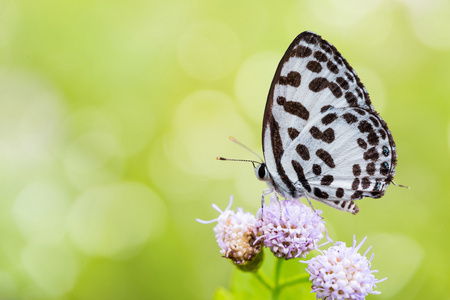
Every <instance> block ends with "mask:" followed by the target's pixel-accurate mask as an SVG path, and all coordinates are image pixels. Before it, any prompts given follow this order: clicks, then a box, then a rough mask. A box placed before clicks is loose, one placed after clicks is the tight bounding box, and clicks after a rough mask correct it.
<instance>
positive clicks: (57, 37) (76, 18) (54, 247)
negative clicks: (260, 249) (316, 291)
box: [0, 0, 450, 299]
mask: <svg viewBox="0 0 450 300" xmlns="http://www.w3.org/2000/svg"><path fill="white" fill-rule="evenodd" d="M449 16H450V2H449V1H446V0H431V1H419V0H398V1H389V0H373V1H355V0H354V1H341V0H308V1H284V2H275V1H273V2H269V1H256V0H247V1H205V0H197V1H176V0H170V1H139V0H138V1H130V2H125V1H114V0H113V1H111V0H110V1H105V0H103V1H101V0H92V1H70V0H62V1H49V0H41V1H26V0H0V105H1V106H0V179H1V181H0V182H1V184H0V197H1V201H0V236H1V238H0V299H210V298H212V297H213V294H214V290H215V289H216V288H217V287H219V286H224V287H228V286H229V279H230V274H231V273H232V271H233V266H232V265H231V264H230V263H229V262H228V261H226V260H224V259H222V258H221V257H220V254H219V249H218V246H217V244H216V242H215V239H214V235H213V231H212V228H213V225H212V224H211V225H202V224H199V223H197V222H195V218H202V219H213V218H215V217H217V213H216V212H215V211H214V210H213V209H212V208H211V204H212V203H216V204H217V205H219V206H220V207H222V208H225V207H226V205H227V203H228V198H229V196H230V194H233V195H234V197H235V204H234V206H233V207H237V206H240V207H243V208H244V210H245V211H250V212H252V213H256V210H257V209H258V207H259V205H260V202H259V200H260V195H261V191H262V190H263V189H264V188H265V186H264V184H263V183H261V182H259V181H257V180H256V179H255V177H254V174H253V170H252V168H251V167H250V166H249V165H247V164H244V163H242V164H239V163H232V162H228V163H227V162H218V161H216V160H215V157H216V156H217V155H223V156H227V157H234V158H253V157H252V155H251V154H249V153H248V152H246V151H245V150H243V149H242V148H239V147H237V146H236V145H234V144H232V143H230V142H229V141H228V136H230V135H231V136H235V137H236V138H238V139H239V140H241V141H242V142H243V143H245V144H246V145H248V146H249V147H250V148H252V149H255V150H256V151H258V152H259V153H261V141H260V136H261V122H262V114H263V110H264V106H265V101H266V96H267V93H268V89H269V85H270V82H271V80H272V76H273V74H274V72H275V68H276V66H277V64H278V62H279V60H280V58H281V56H282V55H283V53H284V51H285V50H286V49H287V47H288V45H289V44H290V43H291V41H292V40H293V39H294V37H295V36H296V35H297V34H299V33H300V32H302V31H304V30H312V31H315V32H317V33H318V34H320V35H322V36H323V37H324V38H325V39H327V40H329V41H330V42H331V43H333V44H334V45H336V46H337V48H338V49H339V50H340V51H341V53H343V54H344V56H345V57H346V58H347V59H348V60H349V62H350V64H352V66H353V67H354V68H355V69H356V71H357V72H358V74H359V75H360V77H361V79H362V81H363V83H364V84H365V85H366V87H367V89H368V90H369V93H370V95H371V98H372V101H373V103H374V106H375V107H376V108H377V110H378V111H379V112H380V113H381V115H382V116H383V118H384V119H385V120H386V121H387V123H388V124H389V127H390V129H391V131H392V132H393V135H394V138H395V141H396V143H397V147H398V155H399V159H398V160H399V163H398V168H397V176H396V178H395V179H396V182H397V183H399V184H405V185H409V186H411V189H410V190H407V189H403V188H396V187H393V186H392V187H390V188H389V189H388V191H387V194H386V196H385V197H383V198H382V199H379V200H373V199H365V200H362V201H360V202H359V204H358V205H359V207H360V209H361V211H360V213H359V214H358V215H357V216H353V215H350V214H346V213H343V212H339V211H335V210H333V209H331V208H328V207H325V206H323V205H321V204H320V203H317V202H314V205H315V207H316V208H319V209H322V210H323V211H324V216H325V220H326V222H327V228H328V230H329V232H330V235H331V237H332V238H333V239H334V240H341V241H345V242H347V243H349V242H351V240H352V236H353V234H355V235H356V238H357V239H358V240H361V239H362V238H363V237H364V236H366V235H367V236H368V240H367V242H366V246H368V245H373V251H374V252H375V258H374V261H373V267H374V268H375V269H378V270H380V273H379V274H378V275H377V277H378V278H383V277H385V276H387V277H389V279H388V280H387V281H385V282H383V283H380V284H379V290H380V291H381V292H382V294H381V295H379V296H371V297H369V298H370V299H433V298H434V299H450V296H449V295H450V294H449V291H450V289H449V286H450V272H449V269H450V258H449V254H448V249H449V246H450V242H449V239H450V234H449V225H450V220H449V217H448V216H449V207H450V203H449V201H450V197H449V191H448V188H449V185H450V181H449V171H450V170H449V169H450V162H449V147H450V105H449V96H450V88H449V87H450V75H449V74H450V73H449V72H450V71H449V70H450V30H449V28H450V17H449ZM366 246H365V247H364V248H363V249H364V250H365V249H366Z"/></svg>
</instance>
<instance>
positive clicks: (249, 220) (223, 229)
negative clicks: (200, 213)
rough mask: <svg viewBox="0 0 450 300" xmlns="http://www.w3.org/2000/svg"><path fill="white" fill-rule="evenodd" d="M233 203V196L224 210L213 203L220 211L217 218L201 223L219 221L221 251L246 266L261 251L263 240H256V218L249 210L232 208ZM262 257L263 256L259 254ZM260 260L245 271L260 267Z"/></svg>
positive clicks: (218, 241)
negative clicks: (234, 209)
mask: <svg viewBox="0 0 450 300" xmlns="http://www.w3.org/2000/svg"><path fill="white" fill-rule="evenodd" d="M232 203H233V196H231V197H230V204H229V205H228V207H227V208H226V209H225V210H224V211H222V210H220V208H219V207H218V206H217V205H215V204H213V208H214V209H215V210H217V211H218V212H219V213H220V216H219V217H218V218H217V219H214V220H211V221H202V220H199V219H197V221H198V222H200V223H212V222H216V221H217V225H216V226H215V227H214V232H215V234H216V239H217V243H218V244H219V247H220V249H221V250H220V253H221V254H222V255H223V256H224V257H225V258H229V259H231V260H232V261H233V263H234V264H236V265H240V266H245V265H247V264H248V263H249V262H252V261H253V260H254V259H255V257H256V256H257V255H258V253H259V252H260V251H261V248H262V245H261V242H256V234H257V231H256V227H255V225H256V218H255V216H254V215H252V214H251V213H249V212H246V213H244V211H243V210H242V208H237V212H234V211H233V210H230V207H231V205H232ZM259 257H260V259H262V256H259ZM259 265H260V261H259V260H258V261H257V264H256V265H254V266H253V267H252V268H250V269H244V270H245V271H254V267H259Z"/></svg>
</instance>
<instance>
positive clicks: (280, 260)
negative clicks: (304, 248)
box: [272, 258, 284, 300]
mask: <svg viewBox="0 0 450 300" xmlns="http://www.w3.org/2000/svg"><path fill="white" fill-rule="evenodd" d="M283 260H284V259H283V258H276V259H275V267H274V273H273V281H274V283H275V286H274V288H273V289H272V300H277V299H278V297H279V296H280V292H281V289H282V286H281V285H280V275H281V265H282V263H283Z"/></svg>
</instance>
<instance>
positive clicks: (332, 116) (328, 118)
mask: <svg viewBox="0 0 450 300" xmlns="http://www.w3.org/2000/svg"><path fill="white" fill-rule="evenodd" d="M337 118H338V116H337V115H336V114H335V113H329V114H327V115H326V116H325V117H323V118H322V124H324V125H330V124H331V123H333V122H334V121H335V120H336V119H337Z"/></svg>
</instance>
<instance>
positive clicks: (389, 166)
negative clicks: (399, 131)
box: [255, 31, 397, 214]
mask: <svg viewBox="0 0 450 300" xmlns="http://www.w3.org/2000/svg"><path fill="white" fill-rule="evenodd" d="M262 143H263V152H264V159H265V162H262V163H260V164H259V165H257V166H255V173H256V176H257V177H258V179H260V180H262V181H265V182H267V184H268V186H269V192H273V191H276V192H277V193H278V194H279V195H281V196H283V197H284V198H286V199H297V198H300V197H302V196H306V197H307V198H308V201H309V198H312V199H315V200H317V201H320V202H322V203H325V204H326V205H329V206H331V207H333V208H336V209H339V210H342V211H347V212H350V213H353V214H356V213H358V211H359V209H358V207H357V206H356V204H355V202H354V200H359V199H361V198H364V197H372V198H380V197H382V196H383V195H384V193H385V191H386V188H387V187H388V186H389V184H390V183H391V182H393V181H392V180H393V177H394V175H395V166H396V162H397V151H396V147H395V143H394V139H393V137H392V134H391V132H390V131H389V129H388V126H387V124H386V122H385V121H384V120H383V119H382V118H381V117H380V115H379V114H378V113H377V112H376V111H375V109H374V107H373V106H372V104H371V102H370V98H369V94H368V93H367V90H366V88H365V87H364V85H363V84H362V83H361V81H360V79H359V77H358V75H356V72H355V71H354V70H353V68H352V67H351V66H350V65H349V64H348V62H347V61H346V60H345V58H344V57H343V56H342V55H341V54H340V53H339V51H338V50H337V49H336V48H335V47H334V46H333V45H332V44H330V43H328V42H327V41H325V40H324V39H322V38H321V37H320V36H319V35H317V34H315V33H313V32H310V31H305V32H303V33H301V34H300V35H298V36H297V37H296V38H295V39H294V41H293V42H292V43H291V45H290V46H289V48H288V49H287V51H286V53H285V54H284V56H283V58H282V59H281V61H280V63H279V65H278V68H277V70H276V73H275V76H274V78H273V81H272V84H271V87H270V91H269V95H268V99H267V103H266V108H265V112H264V119H263V128H262ZM263 197H264V195H263Z"/></svg>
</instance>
